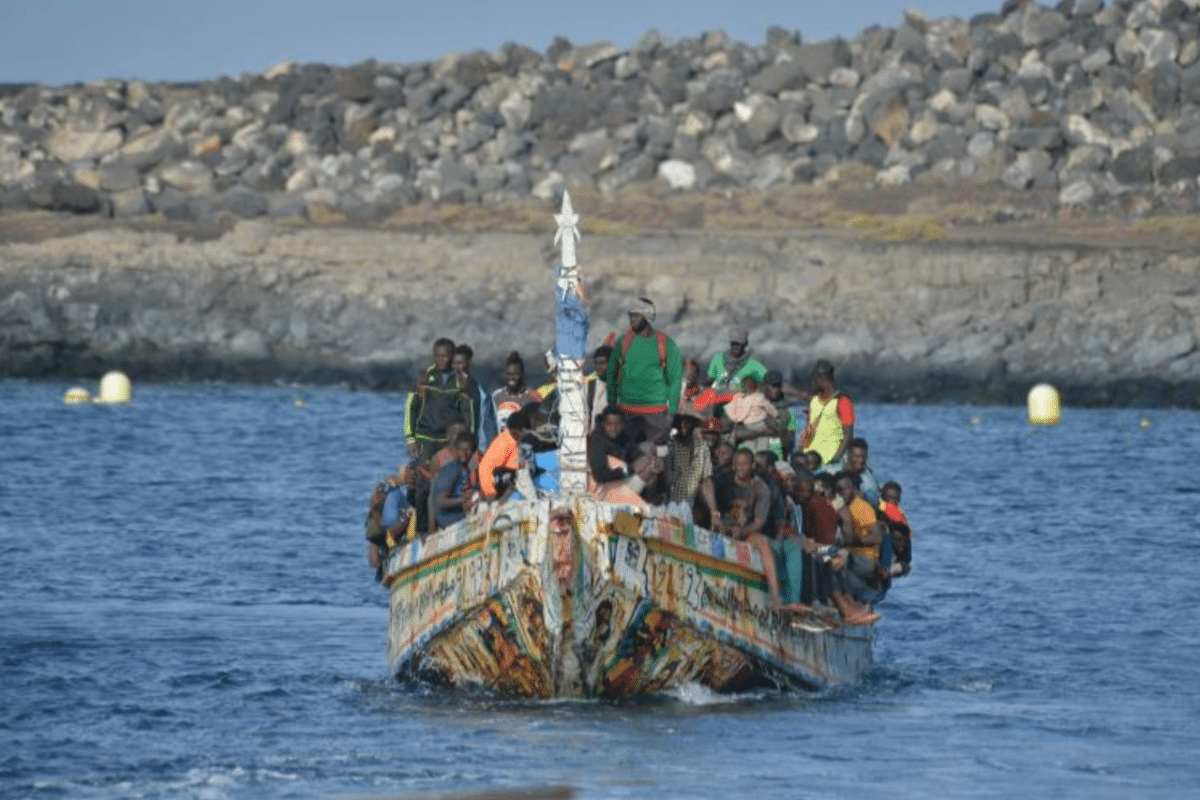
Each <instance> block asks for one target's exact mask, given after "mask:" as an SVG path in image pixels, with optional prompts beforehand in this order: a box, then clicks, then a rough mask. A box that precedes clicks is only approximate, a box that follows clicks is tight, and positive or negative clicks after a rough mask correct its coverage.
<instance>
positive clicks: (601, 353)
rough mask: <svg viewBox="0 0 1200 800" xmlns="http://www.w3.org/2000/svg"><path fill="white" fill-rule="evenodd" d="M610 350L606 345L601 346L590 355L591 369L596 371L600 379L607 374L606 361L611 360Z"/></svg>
mask: <svg viewBox="0 0 1200 800" xmlns="http://www.w3.org/2000/svg"><path fill="white" fill-rule="evenodd" d="M612 350H613V349H612V348H611V347H609V346H608V345H606V344H602V345H600V346H599V347H597V348H596V350H595V351H594V352H593V353H592V369H594V370H596V374H597V375H599V376H600V377H604V376H605V375H606V374H608V359H610V358H612Z"/></svg>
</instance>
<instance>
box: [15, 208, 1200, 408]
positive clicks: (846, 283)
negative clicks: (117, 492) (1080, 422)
mask: <svg viewBox="0 0 1200 800" xmlns="http://www.w3.org/2000/svg"><path fill="white" fill-rule="evenodd" d="M581 210H582V211H584V212H585V213H586V210H583V209H581ZM552 227H553V223H552V221H551V220H550V219H549V217H548V218H547V234H546V235H545V236H539V237H535V236H529V235H517V234H513V235H503V234H486V235H453V236H450V235H443V236H433V235H420V234H402V233H394V232H386V231H363V230H349V229H317V228H298V227H295V226H279V225H275V224H271V223H264V222H243V223H240V224H239V225H238V226H237V227H236V228H235V229H234V230H233V231H232V232H230V233H229V234H227V235H225V236H224V237H221V238H219V239H212V240H209V241H183V240H180V239H178V238H177V237H175V236H173V235H168V234H163V233H136V232H132V231H129V230H118V229H108V230H102V231H94V232H90V233H86V234H83V235H77V236H72V237H67V238H58V239H50V240H46V241H43V242H40V243H33V244H8V245H0V354H2V358H0V365H2V369H3V374H5V375H10V376H12V375H21V376H63V377H66V376H72V377H85V376H98V375H99V374H101V373H102V372H104V371H106V370H108V369H113V368H121V369H125V370H127V371H129V372H130V374H131V375H132V376H134V377H135V379H137V380H146V379H152V378H171V379H177V378H196V379H198V378H228V379H240V380H257V381H270V380H299V381H311V382H328V381H348V382H351V383H354V384H356V385H361V386H366V387H370V388H380V389H390V388H399V387H405V386H408V385H409V384H410V382H411V379H412V375H413V370H414V369H417V368H420V367H422V366H423V365H424V364H425V363H426V362H427V360H428V354H429V349H430V345H431V343H432V341H433V339H434V338H435V337H437V336H449V337H450V338H452V339H454V340H456V341H459V342H466V343H469V344H471V345H472V346H473V347H474V348H475V350H476V362H477V365H478V366H479V367H480V368H481V369H482V371H483V372H484V373H485V374H487V375H489V376H492V377H494V375H495V374H496V371H497V370H498V368H499V366H500V364H501V363H502V361H503V358H504V356H505V355H506V354H507V353H508V352H509V351H510V350H513V349H517V350H519V351H521V352H522V354H523V355H524V356H525V359H526V362H527V364H528V366H529V368H530V372H531V374H537V370H538V369H539V368H540V357H539V354H540V353H542V352H544V351H545V350H546V349H547V348H548V347H549V346H550V344H551V343H552V335H553V319H552V304H553V290H552V288H551V280H552V265H553V264H554V263H555V257H556V254H555V253H554V251H553V249H552V245H551V242H552V236H553V230H552ZM585 230H586V228H585ZM580 263H581V264H582V266H583V269H584V275H585V280H586V281H587V288H588V293H589V300H590V302H591V305H592V336H591V343H592V344H596V343H598V342H599V340H600V339H602V338H603V335H604V334H605V333H606V332H608V331H609V330H611V329H612V328H614V327H616V326H623V325H624V324H625V313H624V312H625V308H626V304H627V302H628V299H629V298H630V297H631V296H634V295H636V294H641V293H647V294H649V295H650V296H651V297H653V298H654V299H655V300H656V302H657V303H658V323H659V325H660V326H661V327H662V328H663V329H665V330H667V331H668V332H670V333H671V334H672V335H674V336H675V337H676V338H677V340H678V341H679V343H680V346H681V347H682V349H683V350H684V352H685V354H686V355H688V356H689V357H694V358H697V359H700V360H701V361H702V363H705V364H706V363H707V358H708V357H709V356H710V355H711V354H712V353H714V352H715V351H717V350H718V349H721V348H723V347H725V346H726V343H727V336H728V334H727V331H728V329H729V327H730V326H731V325H734V324H737V325H739V326H743V325H744V326H745V327H748V328H749V329H750V330H751V331H752V341H751V346H752V348H753V349H754V350H755V352H756V354H757V355H758V356H759V357H761V358H762V359H764V360H765V361H766V362H767V363H769V364H770V365H771V366H775V367H778V368H780V369H782V370H784V372H785V374H787V375H788V376H789V377H790V378H791V379H792V380H793V381H795V382H797V383H803V382H804V380H805V376H806V374H807V371H808V369H809V368H810V367H811V365H812V363H813V361H815V360H816V359H817V358H829V359H831V360H832V361H834V362H835V363H836V364H837V365H838V366H839V368H840V378H841V382H842V383H843V384H844V385H846V386H847V387H849V388H851V389H853V390H854V391H855V393H856V395H857V396H859V397H861V398H863V399H869V398H873V399H887V400H895V401H907V400H935V399H944V398H959V399H968V400H973V401H999V402H1023V401H1024V396H1025V393H1026V392H1027V391H1028V389H1029V387H1030V386H1031V385H1032V384H1033V383H1034V382H1037V381H1040V380H1050V381H1052V382H1054V383H1056V384H1057V385H1059V386H1060V388H1062V389H1063V391H1064V397H1065V401H1066V402H1068V403H1074V404H1092V403H1144V404H1179V405H1186V406H1192V407H1194V406H1196V405H1198V404H1200V392H1198V389H1200V350H1197V338H1198V337H1200V313H1198V312H1200V292H1198V290H1197V282H1196V275H1197V274H1198V273H1197V270H1198V268H1200V256H1195V255H1192V254H1191V253H1190V252H1176V253H1169V252H1162V251H1149V250H1135V249H1127V250H1119V251H1112V250H1105V249H1101V248H1087V247H1063V246H1021V247H1014V246H1003V247H1001V246H990V245H961V244H944V243H939V244H932V243H931V244H896V245H887V244H868V243H862V242H855V241H849V240H846V239H843V238H839V237H838V236H836V235H830V234H821V235H817V234H812V235H803V234H797V235H791V236H780V235H774V234H771V235H764V234H742V235H732V234H724V235H719V236H718V235H712V234H695V235H691V234H680V235H674V236H672V235H660V236H639V237H619V236H587V235H586V234H585V239H584V240H583V242H582V243H581V245H580Z"/></svg>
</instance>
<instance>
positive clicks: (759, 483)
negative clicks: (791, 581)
mask: <svg viewBox="0 0 1200 800" xmlns="http://www.w3.org/2000/svg"><path fill="white" fill-rule="evenodd" d="M770 512H771V490H770V489H769V488H768V487H767V485H766V483H764V482H763V480H762V478H760V477H758V475H757V474H756V473H755V462H754V453H753V452H751V451H750V450H748V449H746V448H744V447H743V448H739V449H738V451H737V452H736V453H734V455H733V481H732V485H731V486H730V500H729V505H728V506H727V507H722V508H721V516H720V518H719V519H718V520H717V521H716V526H715V527H716V529H717V531H718V532H719V533H723V534H725V535H726V536H731V537H733V538H734V539H737V540H738V541H742V542H746V543H747V544H749V545H750V546H752V547H754V548H755V549H756V550H758V553H759V556H760V557H761V558H762V563H763V572H764V573H765V576H766V579H767V588H768V589H769V590H770V593H771V604H772V606H774V607H778V606H779V605H781V597H780V594H779V576H778V574H777V573H776V569H775V557H774V555H773V554H772V552H771V543H770V542H769V541H768V540H767V537H766V536H764V535H763V532H762V530H763V525H765V524H766V521H767V515H768V514H770Z"/></svg>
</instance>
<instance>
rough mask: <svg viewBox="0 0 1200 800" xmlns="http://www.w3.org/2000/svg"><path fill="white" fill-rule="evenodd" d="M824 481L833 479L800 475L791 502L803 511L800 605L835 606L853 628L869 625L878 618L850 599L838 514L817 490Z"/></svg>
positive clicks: (817, 607)
mask: <svg viewBox="0 0 1200 800" xmlns="http://www.w3.org/2000/svg"><path fill="white" fill-rule="evenodd" d="M823 479H829V480H830V481H832V477H831V476H827V475H826V476H814V475H799V476H797V478H796V483H795V486H794V488H793V492H792V499H793V500H794V501H795V502H796V504H797V505H798V507H799V509H800V518H801V535H802V536H803V537H804V538H803V541H802V542H801V547H802V548H803V550H804V553H805V559H804V562H803V563H804V581H803V583H802V585H801V594H800V602H801V603H802V604H805V605H807V606H810V607H812V608H813V609H816V610H818V611H819V610H823V609H824V608H826V604H828V603H832V604H833V607H834V608H835V609H837V612H838V613H839V614H841V616H842V619H844V620H845V621H846V622H847V623H849V624H851V625H866V624H869V623H871V622H874V621H875V620H877V619H879V615H878V614H875V613H874V612H872V611H871V609H870V607H869V606H866V605H860V604H858V603H857V602H855V600H854V599H853V597H851V588H852V587H851V586H850V583H849V579H848V578H847V577H846V561H847V558H846V553H845V551H844V550H841V549H840V548H839V543H838V538H837V536H838V513H837V511H836V510H835V509H834V507H833V505H832V504H831V503H830V502H829V499H828V497H826V495H825V494H824V491H825V489H824V488H823V489H822V491H817V487H818V486H820V485H821V484H822V483H823Z"/></svg>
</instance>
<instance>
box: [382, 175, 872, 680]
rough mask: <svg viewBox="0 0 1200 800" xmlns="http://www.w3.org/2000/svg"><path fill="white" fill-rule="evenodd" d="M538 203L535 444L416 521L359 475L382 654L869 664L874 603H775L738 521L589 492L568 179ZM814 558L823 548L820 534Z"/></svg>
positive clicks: (628, 672)
mask: <svg viewBox="0 0 1200 800" xmlns="http://www.w3.org/2000/svg"><path fill="white" fill-rule="evenodd" d="M555 219H556V221H557V223H558V230H557V233H556V237H555V238H556V243H557V245H558V248H559V250H558V252H559V257H560V258H559V260H560V264H559V265H558V266H557V268H556V270H555V279H554V283H553V289H554V293H555V301H556V303H555V308H556V328H557V330H556V341H555V347H554V348H553V351H552V353H551V354H550V355H551V359H552V361H553V362H554V363H555V365H556V367H557V369H556V385H555V387H554V388H555V389H556V395H557V396H556V403H557V419H556V422H557V425H556V428H555V431H554V435H553V438H554V440H553V442H552V444H553V447H552V448H548V449H547V450H546V452H545V453H541V454H536V455H534V454H532V453H529V452H526V453H525V458H524V459H523V460H522V461H521V463H522V465H523V466H522V467H521V468H520V469H519V470H517V474H516V475H514V476H512V481H513V484H514V485H513V487H512V489H511V490H510V491H509V492H508V494H507V495H506V496H505V497H504V499H490V498H488V497H486V496H485V497H483V498H482V499H480V500H479V501H478V502H475V503H471V504H470V507H469V510H467V511H466V512H465V513H463V515H462V518H461V519H460V520H459V521H457V522H454V523H453V524H450V525H448V526H446V527H443V528H440V529H438V530H435V531H434V532H431V533H428V534H425V535H420V534H415V533H413V527H412V524H411V518H406V519H405V521H402V522H401V523H396V522H395V519H396V513H395V510H394V508H393V509H391V510H389V508H388V504H389V503H391V502H393V501H392V500H391V495H390V491H389V490H390V489H391V488H394V487H395V486H396V485H398V484H401V483H403V480H399V481H398V480H391V481H385V482H384V483H381V484H380V486H379V487H378V488H377V490H376V492H375V493H374V496H373V498H372V507H371V510H370V513H369V514H368V518H367V535H368V539H369V540H371V542H372V563H374V564H375V565H376V566H377V577H378V579H379V580H380V582H381V583H382V585H383V586H384V587H386V589H387V591H388V593H389V597H390V614H389V623H388V664H389V667H390V670H391V671H392V672H393V673H394V674H395V675H397V676H399V677H401V678H405V679H417V680H421V681H427V682H431V683H434V684H438V685H443V686H451V687H463V688H483V689H486V690H489V691H493V692H496V693H498V694H500V695H503V696H506V697H514V698H628V697H636V696H643V695H649V694H654V693H660V692H666V691H671V690H676V689H680V688H685V687H688V686H692V685H701V686H704V687H707V688H708V689H710V690H712V691H715V692H722V693H726V692H741V691H746V690H751V689H756V688H762V687H769V688H775V689H785V690H789V689H800V690H823V689H827V688H830V687H834V686H839V685H845V684H851V683H854V682H857V681H858V680H860V678H861V677H862V676H863V674H864V672H865V671H866V670H867V669H868V668H869V667H870V665H871V663H872V649H873V640H874V626H875V620H876V619H878V615H876V614H873V613H871V614H869V615H866V614H865V612H858V611H854V612H845V613H843V614H842V615H840V616H839V615H838V614H822V613H816V612H815V611H814V610H813V609H812V608H811V607H810V606H807V605H802V604H798V603H796V602H790V603H789V602H781V599H780V597H779V591H778V588H777V581H776V580H774V575H773V574H772V573H773V571H774V570H775V569H776V565H775V564H774V563H771V559H772V557H771V554H770V550H769V549H767V548H763V547H759V546H755V543H754V541H753V538H752V537H751V538H750V539H747V538H745V537H740V536H738V535H736V534H735V535H729V533H727V532H719V531H718V530H713V529H710V528H708V527H704V526H702V525H701V524H698V521H697V519H696V518H695V517H694V515H693V513H692V507H691V504H688V503H683V502H667V503H665V504H647V503H643V502H626V501H623V498H621V497H613V496H606V495H604V493H603V492H599V493H598V492H597V491H596V486H595V481H594V480H592V479H591V476H589V464H588V434H589V428H592V427H594V423H592V422H591V420H590V419H589V416H590V414H589V402H588V396H587V387H586V383H585V377H584V366H585V361H586V359H587V355H588V354H587V351H586V340H587V335H588V314H587V305H586V302H585V299H584V292H583V287H582V284H581V278H580V274H579V269H578V264H577V261H576V243H577V242H578V240H579V232H578V227H577V224H578V217H577V215H576V214H575V213H574V210H573V209H572V207H571V201H570V197H569V195H566V194H564V196H563V201H562V207H561V210H560V213H559V214H557V215H556V217H555ZM547 294H548V295H549V291H548V292H547ZM480 471H481V472H482V471H483V470H482V469H481V470H480ZM635 500H636V498H635ZM431 513H433V512H431ZM880 518H881V519H882V518H883V517H882V515H881V517H880ZM712 527H713V528H721V526H720V525H717V524H712ZM397 528H400V529H401V530H400V531H399V532H398V533H396V530H397ZM389 530H390V531H392V533H391V534H389V533H388V531H389ZM726 530H728V529H726ZM885 535H886V534H885ZM876 541H878V540H876ZM876 546H877V547H878V544H877V545H876ZM886 549H887V550H888V551H889V559H890V558H891V547H890V546H889V547H887V548H886ZM823 556H824V558H825V560H829V558H830V557H831V555H830V550H829V548H826V549H825V550H824V551H823ZM812 558H816V556H815V555H813V556H812ZM764 562H767V563H764ZM893 574H895V573H893ZM785 599H786V598H785ZM794 599H795V598H792V600H793V601H794ZM839 608H840V606H839Z"/></svg>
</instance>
